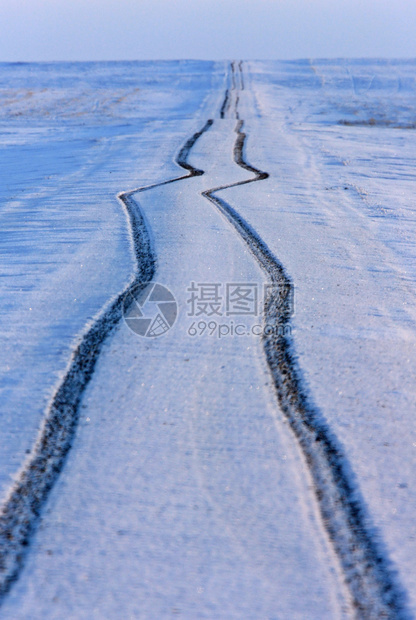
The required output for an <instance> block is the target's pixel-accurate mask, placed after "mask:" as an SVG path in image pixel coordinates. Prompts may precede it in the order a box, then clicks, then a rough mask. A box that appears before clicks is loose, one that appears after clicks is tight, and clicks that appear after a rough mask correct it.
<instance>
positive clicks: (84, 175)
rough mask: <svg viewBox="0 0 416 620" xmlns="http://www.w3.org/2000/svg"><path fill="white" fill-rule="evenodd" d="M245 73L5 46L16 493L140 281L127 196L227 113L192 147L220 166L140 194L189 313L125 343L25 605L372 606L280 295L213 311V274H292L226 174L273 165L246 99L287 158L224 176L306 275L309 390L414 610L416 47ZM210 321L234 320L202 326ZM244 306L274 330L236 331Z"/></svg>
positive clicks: (108, 361)
mask: <svg viewBox="0 0 416 620" xmlns="http://www.w3.org/2000/svg"><path fill="white" fill-rule="evenodd" d="M242 79H243V83H239V84H236V83H235V80H236V76H235V74H234V73H233V74H231V72H230V68H229V64H228V63H209V62H206V63H203V62H191V61H189V62H188V61H187V62H157V63H91V64H77V63H74V64H62V63H54V64H38V65H25V64H21V65H20V64H19V65H1V70H0V123H1V125H0V127H1V133H0V147H1V148H0V159H1V170H2V171H3V174H2V184H1V186H0V195H1V211H0V222H1V226H0V238H1V240H2V244H1V250H0V251H1V253H2V267H3V269H2V295H1V298H0V310H1V312H0V322H1V336H0V337H1V342H0V344H1V349H2V362H1V364H2V376H1V382H2V383H1V407H2V408H1V414H0V441H1V444H0V445H1V454H0V491H1V495H2V498H3V500H5V499H6V498H7V494H8V491H9V489H10V487H11V484H12V482H13V478H14V477H16V476H17V475H18V472H19V470H20V468H21V467H22V466H23V465H24V462H25V459H26V458H27V457H28V455H27V452H28V451H30V450H32V448H33V446H34V444H35V441H36V437H37V433H38V431H39V428H40V426H41V422H42V419H43V416H44V413H45V410H46V408H47V405H48V402H49V400H50V398H51V396H52V394H53V391H54V389H56V387H57V385H58V384H59V380H60V378H61V377H62V376H63V375H64V373H65V369H66V367H67V364H68V361H69V358H70V353H71V350H72V348H73V346H74V343H76V341H77V338H78V337H79V336H80V335H82V333H85V331H86V330H87V329H88V325H90V324H91V322H92V321H93V319H94V317H95V316H97V314H98V313H99V312H100V311H102V309H103V308H104V307H105V305H106V304H108V303H109V301H110V300H111V299H114V298H115V297H116V296H117V294H119V293H120V292H121V291H122V290H123V289H124V287H125V286H126V285H127V284H128V282H129V281H131V277H132V273H133V270H134V258H133V254H132V245H131V238H130V230H129V226H128V221H127V219H126V215H125V213H124V211H123V209H122V206H121V204H120V202H119V201H117V199H116V196H117V195H118V194H119V193H120V192H122V191H127V190H132V189H134V188H138V187H143V186H147V185H151V184H156V183H159V182H163V181H166V180H168V179H173V178H175V177H178V176H181V173H183V170H181V169H180V168H178V166H177V165H176V164H175V157H177V156H178V153H179V151H180V149H181V147H182V146H183V145H184V144H185V143H186V141H187V140H189V138H190V137H191V136H192V135H193V134H195V132H198V131H200V130H201V129H202V128H203V127H204V126H205V123H206V121H207V119H213V120H214V122H213V124H212V126H210V127H209V128H207V131H205V132H204V133H203V134H202V135H201V136H200V137H198V139H197V141H196V142H195V144H193V146H192V149H191V151H190V153H189V158H188V160H189V163H190V164H192V165H193V166H195V167H197V168H198V169H200V170H201V171H205V174H204V175H202V176H198V177H195V178H189V179H185V180H182V181H177V182H174V183H172V184H169V185H165V186H161V187H155V188H153V189H150V190H147V191H145V192H139V193H136V194H133V196H132V197H133V198H134V199H135V201H136V203H137V205H138V206H139V208H140V210H141V212H142V213H143V215H144V217H145V221H146V223H147V226H148V232H149V234H150V236H151V239H152V242H153V245H154V252H155V254H156V257H157V271H156V276H155V280H156V281H158V282H160V283H162V284H165V285H166V286H168V287H169V288H170V289H171V290H172V292H173V293H174V295H175V297H176V299H177V300H178V305H179V317H178V320H177V322H176V323H175V325H174V326H173V327H172V329H171V330H170V331H169V332H168V333H167V334H165V335H164V336H160V337H158V338H141V337H140V336H137V335H136V334H134V333H133V332H132V331H131V330H130V329H129V328H128V327H127V325H126V324H125V323H124V322H121V323H120V325H119V327H118V328H117V329H116V330H115V331H114V332H113V333H112V334H111V335H110V337H109V338H108V339H107V340H106V341H105V344H104V347H103V350H102V352H101V355H100V357H99V359H98V363H97V366H96V370H95V373H94V375H93V378H92V380H91V382H90V384H89V386H88V387H87V390H86V392H85V394H84V397H83V401H82V406H81V413H80V422H79V425H78V429H77V433H76V437H75V441H74V444H73V447H72V449H71V451H70V452H69V455H68V458H67V461H66V464H65V467H64V470H63V471H62V473H61V475H60V477H59V478H58V480H57V482H56V484H55V486H54V487H53V489H52V491H51V494H50V497H49V500H48V502H47V503H46V505H45V507H44V510H43V513H42V517H41V521H40V525H39V527H38V529H37V531H36V533H35V534H34V536H33V537H32V540H31V544H30V546H29V550H28V553H27V555H26V559H25V565H24V568H23V570H22V572H21V573H20V577H19V580H18V581H17V583H15V584H14V585H13V587H12V589H11V591H10V593H9V594H8V596H7V597H6V598H5V599H4V602H3V607H2V617H5V618H10V619H11V618H13V619H18V618H19V619H20V618H21V619H23V618H28V617H30V618H33V619H38V618H39V619H40V618H42V619H43V618H57V619H58V618H74V619H75V618H97V619H101V618H109V617H111V618H114V617H123V618H124V617H125V618H169V617H177V616H179V617H180V616H182V617H187V618H227V619H228V618H279V619H282V620H283V619H286V618H308V620H309V619H321V618H328V619H329V618H331V619H332V618H343V617H350V616H354V613H357V610H355V611H354V609H353V606H352V601H351V597H350V593H349V592H348V588H347V587H346V585H345V583H344V578H345V570H343V569H342V566H341V565H340V564H339V561H338V558H337V555H336V553H335V552H334V549H333V546H332V544H331V541H330V540H329V537H328V534H327V529H326V527H325V524H324V523H323V522H322V519H321V516H320V511H319V506H318V503H317V501H316V497H315V494H314V490H313V478H312V477H311V475H310V472H309V469H308V465H307V463H306V462H305V459H304V456H303V455H302V451H301V450H300V448H299V445H298V443H297V440H296V439H295V437H294V435H293V434H292V431H291V430H290V428H289V426H288V424H287V422H286V419H285V416H284V415H283V413H282V411H281V410H280V408H279V405H278V403H277V399H276V396H275V394H274V391H273V388H272V380H271V377H270V374H269V371H268V367H267V364H266V360H265V357H264V351H263V346H262V341H261V338H260V337H259V336H255V335H253V333H252V332H251V331H250V329H251V327H252V326H253V324H255V323H259V322H260V323H261V317H256V316H244V317H241V315H240V316H237V317H234V316H226V313H225V307H222V308H221V310H222V311H223V315H222V316H219V315H215V314H214V315H212V316H210V317H207V316H206V315H204V314H203V313H202V314H201V315H200V316H199V317H196V318H195V317H191V316H188V312H189V309H190V305H189V297H190V293H189V292H188V291H187V289H188V288H189V287H190V286H191V283H192V282H195V283H219V284H222V286H223V287H224V288H223V289H221V291H223V290H225V287H226V284H227V283H249V284H250V285H252V286H253V287H255V288H256V290H258V291H261V290H262V286H263V285H264V283H265V281H266V279H265V275H264V273H263V272H262V270H261V269H260V268H259V266H258V264H257V262H256V260H255V259H254V257H253V255H252V254H251V253H250V252H249V250H248V248H247V246H246V245H245V244H244V243H243V242H242V240H241V239H240V238H239V236H238V235H237V234H236V231H235V229H234V228H233V226H231V225H230V223H229V222H228V221H227V220H226V218H224V217H223V216H222V215H221V213H220V212H219V211H218V210H216V209H215V205H213V204H211V203H210V202H209V201H208V200H207V199H206V198H204V196H203V195H202V192H204V191H206V190H209V189H212V188H215V187H220V186H225V185H231V184H234V183H238V182H241V181H245V180H247V179H248V178H250V177H252V176H253V175H252V174H250V173H249V172H248V171H247V170H244V169H243V168H241V167H239V166H237V165H236V163H235V161H234V156H233V150H234V144H235V140H236V126H237V125H236V124H237V117H238V118H239V119H240V120H244V131H245V132H246V134H247V139H246V143H245V159H246V160H247V161H248V162H249V163H250V164H251V165H252V166H255V167H256V169H259V170H265V171H267V172H268V173H269V175H270V176H269V178H267V179H263V180H262V181H261V182H256V183H251V184H244V185H240V186H235V187H232V188H230V189H225V190H222V191H221V198H222V199H224V200H226V201H227V202H228V204H229V205H230V206H231V207H232V208H233V209H235V210H236V212H238V213H239V214H240V215H241V216H242V217H243V218H244V219H245V221H246V222H248V223H249V225H251V226H252V227H253V228H254V229H255V230H256V231H257V234H258V235H259V236H260V237H261V238H262V239H263V240H264V242H265V243H266V244H267V246H268V247H269V249H270V250H271V252H272V253H273V254H274V255H275V256H276V257H277V258H278V260H279V261H280V262H281V264H282V265H283V266H284V268H285V270H286V273H287V274H288V276H289V277H290V279H291V281H292V282H293V284H294V288H295V306H294V309H295V310H294V315H293V317H292V319H291V326H292V339H293V347H294V352H295V354H296V362H297V365H298V367H299V372H300V373H301V376H302V381H303V387H304V389H305V390H306V392H307V396H308V399H309V401H310V403H312V404H313V405H314V406H315V407H316V410H317V412H319V416H321V418H322V420H324V421H325V423H326V424H327V426H328V427H329V429H330V430H331V432H332V433H333V434H334V436H336V438H337V440H338V442H339V444H340V445H341V446H342V449H343V454H344V455H345V458H346V463H347V465H348V472H349V476H350V480H351V484H352V486H354V487H355V488H356V489H357V492H358V497H359V499H360V502H361V505H362V506H363V509H364V514H365V526H366V527H367V529H368V531H369V532H370V533H371V535H372V537H373V539H374V541H375V542H376V544H377V545H378V548H379V549H380V550H381V552H382V554H383V556H384V559H385V561H386V562H389V563H390V569H391V575H392V577H391V579H392V583H393V585H394V587H395V588H396V589H397V591H398V592H403V593H404V595H403V596H404V599H403V600H404V604H403V607H402V608H401V609H400V610H397V609H396V616H395V615H394V611H392V614H391V617H399V613H400V617H406V612H405V611H404V609H406V608H407V610H408V612H409V615H410V616H416V587H415V583H416V565H415V562H414V557H415V555H416V531H415V530H416V528H415V525H414V513H415V510H416V489H415V486H414V480H415V479H416V458H415V456H416V423H415V412H416V406H415V405H416V403H415V380H416V355H415V342H416V310H415V283H416V261H415V258H416V257H415V253H416V251H415V239H416V205H415V198H414V196H415V189H416V187H415V178H414V170H415V164H416V146H415V128H416V112H415V110H416V105H415V104H416V63H415V62H413V61H400V62H399V61H397V62H393V61H389V62H388V61H341V60H340V61H316V62H315V61H297V62H295V61H294V62H249V63H243V73H242ZM233 82H234V83H233ZM218 195H220V194H218ZM195 320H196V321H197V323H196V328H197V329H200V328H199V322H200V321H201V320H202V321H205V323H209V322H210V321H215V322H216V325H217V327H216V329H215V330H213V334H212V335H210V333H209V331H210V330H209V329H207V330H205V331H204V333H202V334H197V335H196V336H191V335H189V333H194V332H193V331H192V327H191V326H192V325H193V323H194V321H195ZM232 321H234V324H236V323H237V322H238V323H243V324H244V325H245V326H248V331H249V333H248V335H244V336H238V335H235V334H234V335H231V334H230V333H228V335H226V336H225V335H224V337H222V338H219V337H218V334H219V327H218V325H219V324H223V325H226V326H228V328H230V325H231V322H232ZM200 331H203V330H202V329H201V330H200ZM223 332H225V327H224V328H223ZM358 614H359V612H358ZM367 617H369V616H367ZM373 617H376V616H373Z"/></svg>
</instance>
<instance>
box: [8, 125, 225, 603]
mask: <svg viewBox="0 0 416 620" xmlns="http://www.w3.org/2000/svg"><path fill="white" fill-rule="evenodd" d="M212 123H213V121H212V120H208V121H207V122H206V123H205V125H204V127H203V128H202V129H201V130H200V131H198V132H196V133H194V134H193V135H192V136H191V137H190V138H189V139H188V140H187V141H186V143H185V144H184V146H183V147H182V148H181V150H180V152H179V154H178V156H177V157H176V163H177V164H178V165H179V166H180V167H181V168H183V169H185V170H187V174H185V175H182V176H179V177H175V178H174V179H168V180H167V181H162V182H161V183H154V184H153V185H147V186H144V187H139V188H136V189H133V190H130V191H125V192H121V193H120V194H118V196H117V198H118V199H119V200H120V202H121V203H122V205H123V207H124V209H125V211H126V215H127V220H128V225H129V229H130V234H131V239H132V245H133V251H134V255H135V260H136V266H135V273H134V275H133V279H132V281H131V282H130V284H128V285H127V286H126V287H125V289H124V290H123V291H122V292H121V293H120V294H119V295H118V296H117V297H116V298H115V299H112V300H111V301H110V302H108V304H107V306H106V307H105V308H104V309H103V310H102V311H101V313H100V315H99V316H98V318H96V319H95V320H94V321H93V323H92V325H90V326H89V327H88V328H87V331H86V332H85V333H84V334H83V335H82V336H81V338H80V342H79V343H78V345H77V346H76V348H75V349H74V351H73V352H72V355H71V359H70V362H69V365H68V367H67V370H66V372H65V375H64V377H63V379H62V381H61V383H60V385H59V386H58V388H57V390H56V392H55V394H54V396H53V397H52V400H51V403H50V405H49V407H48V409H47V410H46V413H45V417H44V420H43V424H42V428H41V430H40V433H39V436H38V439H37V441H36V443H35V445H34V447H33V449H32V451H31V455H30V456H29V457H28V459H27V461H26V463H25V464H24V465H23V467H22V470H21V471H20V473H19V474H18V478H17V480H16V482H15V484H14V485H13V487H12V488H11V490H10V492H9V494H8V497H7V498H6V500H5V502H4V503H3V506H2V507H1V511H0V603H1V601H2V599H4V596H5V595H6V594H7V592H8V591H9V589H10V587H11V585H12V584H13V582H14V581H16V580H17V579H18V577H19V574H20V571H21V569H22V568H23V564H24V557H25V553H26V551H27V548H28V546H29V545H30V541H31V537H32V535H33V534H34V532H35V530H36V526H37V523H38V520H39V517H40V514H41V510H42V507H43V506H44V504H45V502H46V500H47V498H48V495H49V493H50V491H51V489H52V487H53V485H54V484H55V482H56V480H57V478H58V476H59V474H60V472H61V471H62V468H63V466H64V463H65V458H66V456H67V454H68V452H69V450H70V449H71V446H72V444H73V441H74V436H75V432H76V427H77V424H78V419H79V408H80V404H81V399H82V396H83V393H84V391H85V388H86V387H87V385H88V383H89V381H90V379H91V377H92V375H93V373H94V369H95V365H96V362H97V359H98V356H99V354H100V351H101V348H102V345H103V343H104V341H105V339H106V338H107V336H109V334H110V333H111V332H112V331H113V330H114V329H115V327H116V326H117V324H118V323H119V321H120V319H121V317H122V306H123V300H124V297H125V295H126V294H127V293H129V292H130V291H132V290H133V288H135V287H136V286H138V285H140V284H143V283H145V282H149V281H150V280H152V279H153V277H154V274H155V271H156V256H155V253H154V250H153V248H152V245H151V241H150V236H149V232H148V228H147V225H146V222H145V220H144V217H143V215H142V213H141V212H140V208H139V206H138V204H137V203H136V202H135V201H134V199H133V197H132V196H133V194H136V193H139V192H143V191H147V190H150V189H152V188H155V187H160V186H162V185H167V184H169V183H174V182H176V181H182V180H184V179H189V178H191V177H195V176H200V175H202V174H204V171H203V170H199V169H198V168H195V167H194V166H192V165H191V164H189V163H188V156H189V153H190V151H191V149H192V147H193V146H194V144H195V142H196V141H197V140H198V138H200V136H201V135H202V134H203V133H204V132H206V131H207V130H208V129H209V128H210V127H211V125H212Z"/></svg>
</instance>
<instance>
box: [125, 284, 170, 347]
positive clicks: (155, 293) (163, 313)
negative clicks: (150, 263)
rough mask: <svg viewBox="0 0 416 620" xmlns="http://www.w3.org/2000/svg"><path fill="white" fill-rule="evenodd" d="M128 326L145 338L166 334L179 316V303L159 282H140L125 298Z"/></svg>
mask: <svg viewBox="0 0 416 620" xmlns="http://www.w3.org/2000/svg"><path fill="white" fill-rule="evenodd" d="M123 316H124V320H125V322H126V324H127V326H128V327H129V328H130V329H131V330H132V331H133V332H134V333H135V334H138V335H139V336H142V337H144V338H157V337H158V336H162V335H163V334H166V332H167V331H169V329H170V328H171V327H172V325H173V324H174V322H175V321H176V317H177V316H178V304H177V303H176V299H175V297H174V296H173V294H172V293H171V291H170V290H169V289H168V288H166V286H163V285H162V284H158V283H157V282H146V283H144V284H138V285H137V286H135V287H134V288H133V289H132V290H131V291H128V292H127V293H126V295H125V297H124V300H123Z"/></svg>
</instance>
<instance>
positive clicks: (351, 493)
mask: <svg viewBox="0 0 416 620" xmlns="http://www.w3.org/2000/svg"><path fill="white" fill-rule="evenodd" d="M231 69H232V71H233V72H234V71H235V64H233V65H232V66H231ZM239 72H240V73H241V72H242V65H241V63H240V64H239ZM234 83H235V82H234ZM240 84H241V85H243V80H242V76H241V78H240ZM228 100H229V93H228V91H227V92H226V96H225V99H224V102H226V101H228ZM223 105H224V104H223ZM237 106H238V97H237V98H236V110H235V116H236V118H237V119H238V118H239V117H238V110H237ZM243 123H244V122H243V121H238V123H237V126H236V129H235V132H236V134H237V137H236V141H235V146H234V161H235V163H236V164H237V165H238V166H240V167H242V168H244V169H245V170H247V171H248V172H251V173H252V174H253V175H254V176H253V177H252V178H250V179H247V180H244V181H239V182H236V183H231V184H229V185H222V186H220V187H215V188H212V189H209V190H206V191H204V192H202V195H203V196H204V197H205V198H207V199H208V200H209V201H210V202H211V203H213V204H214V205H215V206H216V207H217V209H218V210H219V211H220V212H221V213H222V214H223V215H224V216H225V218H226V219H227V220H228V221H229V222H230V223H231V224H232V226H233V227H234V228H235V230H236V232H237V233H238V234H239V235H240V237H241V238H242V239H243V240H244V242H245V243H246V244H247V246H248V248H249V249H250V251H251V252H252V254H253V255H254V257H255V258H256V260H257V261H258V263H259V264H260V266H261V267H262V269H263V270H264V271H265V273H266V275H267V278H268V280H269V282H270V284H271V285H272V286H273V290H272V292H270V294H269V295H268V297H267V299H266V300H265V305H264V314H265V322H266V324H267V325H273V326H274V329H273V330H270V331H271V333H269V334H268V335H266V336H264V337H263V345H264V351H265V354H266V359H267V363H268V366H269V369H270V372H271V374H272V377H273V382H274V387H275V391H276V395H277V398H278V402H279V405H280V408H281V410H282V412H283V413H284V415H285V417H286V419H287V421H288V422H289V424H290V427H291V429H292V431H293V433H294V435H295V437H296V439H297V442H298V444H299V446H300V448H301V450H302V453H303V456H304V458H305V461H306V464H307V467H308V469H309V472H310V474H311V477H312V480H313V483H314V490H315V495H316V498H317V502H318V505H319V509H320V512H321V516H322V521H323V525H324V528H325V530H326V532H327V534H328V536H329V539H330V541H331V543H332V546H333V548H334V550H335V553H336V555H337V557H338V560H339V562H340V565H341V568H342V571H343V574H344V578H345V583H346V585H347V587H348V589H349V592H350V596H351V600H352V604H353V607H354V611H355V613H356V616H357V618H362V619H363V620H369V619H371V620H373V619H374V620H376V619H377V620H378V619H380V618H391V619H393V618H395V619H399V618H400V619H401V618H402V619H405V618H409V617H410V616H409V613H408V612H407V610H406V607H405V595H404V593H403V592H402V589H401V587H400V585H399V583H398V580H397V577H396V573H395V571H393V569H392V568H391V566H390V562H389V560H388V558H387V555H386V554H385V553H383V552H382V544H381V543H380V542H379V540H378V537H377V539H376V536H375V535H374V534H373V533H372V532H371V531H370V527H369V525H368V516H367V514H366V510H365V504H364V502H363V500H362V498H361V495H360V492H359V490H358V488H357V486H355V485H354V484H353V483H352V478H353V475H352V474H351V467H350V466H349V464H348V461H347V458H346V456H345V455H344V453H343V450H342V448H341V446H340V444H339V442H338V440H337V438H336V437H335V436H334V434H333V433H332V431H331V430H330V429H329V427H328V426H327V424H326V423H325V422H324V421H323V419H322V416H321V414H320V413H319V412H318V411H317V410H316V409H315V408H314V407H313V406H312V405H311V403H310V402H309V398H308V396H307V394H306V392H305V390H304V388H303V386H302V381H301V376H300V371H299V369H298V367H297V364H296V362H295V358H294V355H293V352H292V351H293V346H292V342H291V339H290V337H289V336H288V335H287V334H290V328H289V323H290V315H291V299H292V294H293V285H292V283H291V281H290V279H289V277H288V276H287V274H286V272H285V270H284V267H283V265H282V264H281V263H280V262H279V261H278V260H277V259H276V257H275V256H274V255H273V253H272V252H271V251H270V249H269V248H268V247H267V245H266V244H265V243H264V241H263V240H262V239H261V237H260V236H259V235H258V233H257V232H256V231H255V230H254V229H253V228H252V227H251V226H250V225H249V224H248V223H247V222H246V221H245V220H244V218H242V217H241V215H240V214H239V213H238V212H237V211H236V210H235V209H233V208H232V207H231V206H230V205H229V204H228V203H227V202H225V200H223V199H222V198H219V197H218V196H216V195H215V194H216V193H217V192H219V191H221V190H224V189H229V188H232V187H237V186H241V185H245V184H247V183H254V182H257V181H261V180H264V179H266V178H267V177H268V176H269V175H268V173H267V172H263V171H261V170H258V169H257V168H255V167H253V166H251V165H250V164H249V163H248V162H246V161H245V159H244V146H245V140H246V134H245V133H243V132H242V128H243ZM288 328H289V329H288Z"/></svg>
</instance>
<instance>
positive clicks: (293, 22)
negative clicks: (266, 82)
mask: <svg viewBox="0 0 416 620" xmlns="http://www.w3.org/2000/svg"><path fill="white" fill-rule="evenodd" d="M364 56H367V57H375V56H384V57H390V58H391V57H415V56H416V0H331V1H329V0H309V1H307V0H0V61H36V60H124V59H125V60H130V59H139V60H140V59H152V58H155V59H171V58H196V59H200V58H206V59H226V58H243V59H244V58H258V59H263V58H264V59H269V58H280V59H288V58H305V57H315V58H317V57H318V58H323V57H330V58H331V57H332V58H333V57H364Z"/></svg>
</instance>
